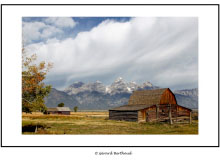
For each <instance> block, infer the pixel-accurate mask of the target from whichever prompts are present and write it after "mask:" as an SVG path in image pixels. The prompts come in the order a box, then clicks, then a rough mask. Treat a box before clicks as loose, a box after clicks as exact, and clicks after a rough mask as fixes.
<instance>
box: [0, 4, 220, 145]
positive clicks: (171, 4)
mask: <svg viewBox="0 0 220 160" xmlns="http://www.w3.org/2000/svg"><path fill="white" fill-rule="evenodd" d="M3 6H218V97H219V66H220V65H219V13H220V12H219V4H1V147H6V148H10V147H21V148H25V147H74V148H75V147H77V148H119V147H120V148H149V147H151V148H194V147H198V148H204V147H209V148H215V147H219V120H220V118H219V98H218V145H217V146H3V144H2V8H3Z"/></svg>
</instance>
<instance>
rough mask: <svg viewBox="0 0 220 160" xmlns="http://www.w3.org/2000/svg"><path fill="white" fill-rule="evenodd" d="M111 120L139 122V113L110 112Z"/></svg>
mask: <svg viewBox="0 0 220 160" xmlns="http://www.w3.org/2000/svg"><path fill="white" fill-rule="evenodd" d="M109 119H110V120H124V121H138V112H137V111H109Z"/></svg>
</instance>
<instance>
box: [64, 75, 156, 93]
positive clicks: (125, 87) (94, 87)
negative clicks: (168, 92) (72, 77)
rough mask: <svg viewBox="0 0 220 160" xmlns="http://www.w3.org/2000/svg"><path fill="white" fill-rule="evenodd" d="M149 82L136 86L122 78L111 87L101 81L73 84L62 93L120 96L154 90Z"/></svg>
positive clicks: (134, 83)
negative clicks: (121, 94)
mask: <svg viewBox="0 0 220 160" xmlns="http://www.w3.org/2000/svg"><path fill="white" fill-rule="evenodd" d="M155 88H156V87H155V86H153V84H152V83H150V82H145V83H143V84H142V85H139V84H137V83H136V82H134V81H131V82H126V81H124V80H123V78H122V77H118V78H117V79H116V80H115V81H114V82H113V83H112V84H111V85H109V86H105V85H104V84H103V83H102V82H101V81H98V80H97V81H96V82H91V83H86V84H85V83H83V82H74V83H73V84H72V85H70V86H69V87H68V88H66V89H65V90H64V91H65V92H66V93H67V94H69V95H73V94H78V93H81V92H94V91H95V92H99V93H103V94H111V95H115V94H120V93H132V92H133V91H136V90H143V89H155Z"/></svg>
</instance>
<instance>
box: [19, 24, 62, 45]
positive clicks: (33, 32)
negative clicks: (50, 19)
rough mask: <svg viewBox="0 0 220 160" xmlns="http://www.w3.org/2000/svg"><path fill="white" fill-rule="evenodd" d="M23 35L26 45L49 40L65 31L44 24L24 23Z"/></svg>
mask: <svg viewBox="0 0 220 160" xmlns="http://www.w3.org/2000/svg"><path fill="white" fill-rule="evenodd" d="M22 25H23V26H22V34H23V39H24V43H25V44H28V43H31V42H33V41H38V40H42V39H47V38H50V37H52V36H55V35H57V34H60V33H62V32H63V31H62V30H61V29H59V28H56V27H54V26H50V25H46V24H45V23H43V22H23V24H22Z"/></svg>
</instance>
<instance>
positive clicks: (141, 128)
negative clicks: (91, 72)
mask: <svg viewBox="0 0 220 160" xmlns="http://www.w3.org/2000/svg"><path fill="white" fill-rule="evenodd" d="M195 116H197V115H195ZM195 116H194V117H195ZM22 134H84V135H85V134H87V135H88V134H169V135H170V134H198V120H197V119H196V118H193V121H192V124H173V125H170V124H169V123H165V122H163V123H156V122H154V123H152V122H151V123H150V122H147V123H138V122H127V121H114V120H109V119H108V112H71V115H44V114H42V113H38V112H35V113H32V114H26V113H23V114H22Z"/></svg>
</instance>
